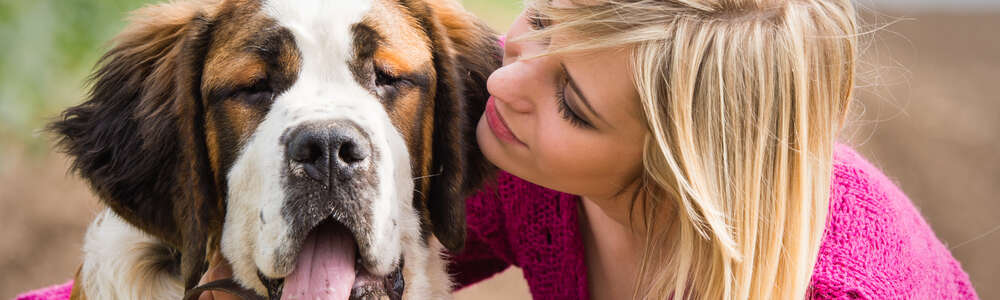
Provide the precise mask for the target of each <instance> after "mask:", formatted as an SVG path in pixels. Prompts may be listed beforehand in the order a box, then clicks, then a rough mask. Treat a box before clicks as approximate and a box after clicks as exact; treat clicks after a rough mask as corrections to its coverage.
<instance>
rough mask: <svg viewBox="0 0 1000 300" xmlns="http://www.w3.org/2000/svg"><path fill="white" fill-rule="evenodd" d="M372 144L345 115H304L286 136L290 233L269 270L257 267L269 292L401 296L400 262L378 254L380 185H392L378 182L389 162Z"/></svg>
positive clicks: (285, 207)
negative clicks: (316, 118) (328, 118)
mask: <svg viewBox="0 0 1000 300" xmlns="http://www.w3.org/2000/svg"><path fill="white" fill-rule="evenodd" d="M374 144H375V143H373V142H372V140H371V137H370V135H369V134H368V133H367V132H366V131H365V130H363V128H362V127H360V126H358V125H357V124H356V123H354V122H351V121H345V120H331V121H310V122H305V123H302V124H299V125H297V126H293V127H291V128H288V129H287V130H285V132H284V133H283V134H282V135H281V137H280V145H281V147H283V148H284V151H283V152H284V157H283V162H282V165H283V166H284V171H283V176H282V185H284V189H285V192H286V194H285V197H286V198H285V201H284V203H283V206H282V207H281V215H282V219H284V220H285V221H286V222H287V226H288V231H287V233H288V235H287V240H285V241H284V242H283V243H281V245H279V246H278V248H276V249H275V251H274V255H273V259H274V261H273V262H274V263H273V266H274V267H273V269H272V270H271V272H270V273H267V274H265V273H261V274H259V277H260V280H261V281H262V282H263V283H264V285H265V286H266V288H267V291H268V294H269V295H268V296H269V298H271V299H276V298H277V297H281V298H296V299H312V298H317V297H321V295H322V298H323V299H327V298H330V299H384V298H388V299H398V298H399V297H400V296H401V294H402V287H403V286H404V283H403V279H402V276H401V270H402V262H401V261H397V260H398V259H399V258H398V257H395V258H386V257H381V258H378V257H376V255H374V254H373V253H376V251H375V250H377V249H373V247H375V245H374V244H375V240H376V238H375V235H377V234H378V233H376V232H375V231H374V229H373V228H374V225H373V224H374V222H375V220H374V218H375V216H374V215H375V212H374V209H375V206H376V201H379V199H380V195H379V184H386V183H382V182H379V177H378V174H377V172H378V171H379V170H378V167H379V164H383V163H385V162H383V161H380V155H381V153H380V149H378V148H377V147H376V146H374ZM388 184H391V183H388ZM261 220H262V221H263V217H262V218H261ZM388 259H392V261H388ZM390 268H391V269H390ZM375 270H381V271H380V272H375ZM259 272H260V271H259ZM282 295H283V296H284V297H282ZM276 296H277V297H276Z"/></svg>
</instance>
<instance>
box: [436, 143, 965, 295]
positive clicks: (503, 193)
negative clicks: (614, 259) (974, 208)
mask: <svg viewBox="0 0 1000 300" xmlns="http://www.w3.org/2000/svg"><path fill="white" fill-rule="evenodd" d="M579 201H580V200H579V197H577V196H573V195H569V194H564V193H560V192H556V191H553V190H549V189H545V188H542V187H539V186H537V185H534V184H531V183H529V182H526V181H524V180H522V179H519V178H517V177H514V176H513V175H510V174H507V173H501V174H500V175H499V176H498V178H497V182H496V184H494V185H491V186H488V187H487V188H484V189H483V190H482V191H480V192H479V193H478V194H477V195H475V196H473V197H471V198H469V199H468V200H467V201H466V211H467V213H468V226H469V227H468V228H469V236H468V241H467V244H466V248H465V250H464V251H463V252H462V253H460V254H458V255H455V256H454V257H453V258H452V260H453V264H452V265H451V266H450V268H451V269H450V272H451V273H452V274H454V275H455V280H456V282H457V283H458V284H459V286H460V287H465V286H468V285H471V284H473V283H476V282H478V281H480V280H483V279H486V278H488V277H490V276H492V275H494V274H496V273H498V272H500V271H502V270H504V269H506V268H507V267H508V266H511V265H515V266H518V267H521V269H522V270H523V271H524V277H525V279H527V281H528V286H529V288H530V290H531V294H532V296H533V298H534V299H587V298H588V296H589V295H588V293H587V268H586V265H585V263H584V249H583V243H582V241H581V237H580V230H579V225H578V223H577V215H578V212H577V205H578V203H579ZM826 224H827V225H826V230H825V232H824V237H823V242H822V244H821V246H820V249H819V258H818V261H817V262H816V267H815V269H814V273H813V277H812V282H811V289H810V293H809V295H808V297H809V298H810V299H976V298H977V296H976V292H975V290H973V288H972V284H971V283H969V277H968V275H966V274H965V272H964V271H962V268H961V266H960V265H959V263H958V261H956V260H955V259H954V258H953V257H952V256H951V254H950V253H949V252H948V249H947V248H945V247H944V246H943V245H942V244H941V242H940V241H939V240H938V239H937V237H935V236H934V232H933V231H931V228H930V227H929V226H928V225H927V223H926V222H924V220H923V218H922V217H921V216H920V212H918V211H917V209H916V208H915V207H914V206H913V204H912V203H910V200H909V199H908V198H907V197H906V195H904V194H903V192H902V191H900V190H899V188H897V187H896V186H895V185H894V184H893V183H892V182H891V181H890V180H889V179H888V178H886V176H885V175H883V174H882V173H881V172H880V171H879V170H878V169H876V168H875V167H873V166H872V165H871V164H869V163H868V162H867V161H865V160H864V158H862V157H861V156H860V155H858V154H857V153H855V152H854V150H852V149H851V148H849V147H847V146H838V147H837V148H836V151H835V154H834V167H833V182H832V186H831V187H830V213H829V216H828V217H827V223H826Z"/></svg>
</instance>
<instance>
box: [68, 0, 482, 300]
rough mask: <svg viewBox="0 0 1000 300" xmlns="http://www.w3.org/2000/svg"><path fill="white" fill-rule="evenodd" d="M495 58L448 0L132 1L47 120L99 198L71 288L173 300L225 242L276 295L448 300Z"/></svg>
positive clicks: (242, 273)
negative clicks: (127, 20) (449, 260)
mask: <svg viewBox="0 0 1000 300" xmlns="http://www.w3.org/2000/svg"><path fill="white" fill-rule="evenodd" d="M499 64H500V50H499V46H498V44H497V42H496V37H495V35H494V34H493V33H492V32H491V31H490V30H489V29H487V27H485V26H484V25H482V24H480V23H479V22H478V21H476V19H475V18H474V17H472V16H471V15H469V14H468V13H466V12H464V11H463V10H462V8H461V7H460V6H459V5H458V4H457V3H452V2H449V0H350V1H348V0H218V1H212V0H208V1H178V2H172V3H168V4H161V5H156V6H150V7H146V8H144V9H141V10H139V11H137V12H136V13H135V15H134V18H133V20H132V24H131V25H130V27H128V28H127V29H126V30H125V31H124V32H123V33H122V34H120V35H119V36H118V37H117V38H116V40H115V44H114V46H113V48H112V49H111V50H110V51H109V52H108V53H107V54H106V55H105V56H104V58H103V59H102V61H101V63H100V64H99V68H98V69H97V71H96V73H95V74H94V82H93V87H92V91H91V93H90V95H89V98H88V99H87V101H86V102H84V103H83V104H80V105H79V106H76V107H72V108H69V109H68V110H66V111H65V112H64V114H63V116H62V118H61V119H60V120H58V121H56V122H54V123H53V124H52V125H51V126H50V128H51V130H52V131H53V132H55V133H56V134H57V135H58V136H59V142H60V146H61V147H62V149H63V150H64V151H65V152H66V153H68V154H69V155H70V156H71V157H72V158H73V159H74V164H73V168H74V169H75V170H76V171H77V172H79V173H80V174H81V175H82V177H84V178H85V179H86V180H87V181H88V182H89V183H90V185H91V187H92V188H93V189H94V191H95V192H96V193H97V194H98V196H99V197H100V198H101V200H102V202H103V203H105V204H106V205H107V207H108V209H107V210H105V211H104V212H102V213H101V214H100V215H99V216H98V217H97V219H96V220H95V221H94V222H93V223H92V224H91V226H90V228H89V229H88V232H87V235H86V237H85V242H84V243H85V244H84V262H83V265H82V266H81V268H80V270H79V272H78V274H77V280H76V284H75V286H74V288H73V297H74V298H76V299H85V298H89V299H178V298H181V297H182V295H184V293H185V291H188V290H191V289H192V288H193V287H195V286H196V285H197V284H198V282H199V278H201V276H202V274H204V272H205V270H206V269H207V267H208V258H209V257H212V256H214V255H216V254H219V253H221V255H222V257H224V258H225V259H226V260H227V261H228V262H230V264H231V266H232V269H233V271H234V281H235V282H237V283H239V284H240V285H242V286H243V287H244V288H245V289H247V290H249V291H252V292H253V293H256V294H258V295H262V296H268V297H271V298H277V297H279V295H280V296H283V297H282V298H295V297H298V298H299V299H315V298H319V297H320V296H319V295H323V294H332V295H334V296H333V298H340V299H343V298H347V297H351V298H367V297H370V296H378V297H384V296H387V295H396V294H398V293H399V292H403V295H404V296H405V297H409V298H413V299H427V298H434V299H440V298H447V297H448V295H449V292H450V291H449V289H450V287H449V281H448V277H447V274H446V273H445V272H446V271H445V263H444V260H443V259H442V258H441V256H440V251H442V250H443V247H446V248H448V249H451V250H459V249H460V248H461V247H462V245H463V243H464V238H465V227H464V218H465V212H464V204H463V197H464V196H465V195H466V194H467V193H468V192H470V191H472V190H473V189H474V188H475V187H476V186H477V185H478V184H479V181H480V180H481V177H482V176H483V174H487V173H488V168H489V167H488V166H487V164H486V163H485V161H484V160H483V158H482V156H481V154H479V151H478V149H477V148H476V142H475V138H474V126H473V122H474V121H475V120H478V118H479V115H480V113H481V112H482V111H483V107H484V105H485V101H484V99H486V86H485V83H486V78H487V76H488V75H489V73H490V72H491V71H492V70H493V69H495V68H496V67H498V66H499ZM404 286H405V289H404V288H403V287H404ZM324 298H326V296H324Z"/></svg>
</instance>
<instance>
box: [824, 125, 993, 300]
mask: <svg viewBox="0 0 1000 300" xmlns="http://www.w3.org/2000/svg"><path fill="white" fill-rule="evenodd" d="M829 209H830V210H829V216H828V217H827V224H826V230H825V232H824V236H823V241H822V244H821V246H820V249H819V258H818V260H817V262H816V267H815V272H814V275H813V296H814V298H822V299H826V298H837V297H843V296H847V297H852V296H856V297H857V298H867V299H883V298H907V299H974V298H975V297H976V296H975V291H974V290H973V289H972V286H971V284H970V282H969V278H968V275H967V274H966V273H965V272H964V271H962V268H961V266H960V265H959V263H958V261H956V260H955V259H954V258H953V257H952V256H951V253H950V252H949V251H948V249H947V248H945V246H944V245H943V244H942V243H941V241H940V240H938V238H937V237H936V236H935V235H934V232H933V231H932V230H931V228H930V226H929V225H928V224H927V223H926V222H925V221H924V219H923V217H922V216H921V215H920V212H919V211H918V210H917V208H916V207H914V205H913V203H912V202H910V199H909V198H907V197H906V195H905V194H904V193H903V191H902V190H900V189H899V188H898V187H897V186H896V184H894V183H893V182H892V180H890V179H889V178H888V177H887V176H886V175H885V174H883V172H882V171H880V170H879V169H878V168H877V167H875V166H874V165H872V164H871V163H870V162H868V161H867V160H866V159H865V158H864V157H863V156H861V155H860V154H858V153H857V152H856V151H854V150H853V149H851V148H850V147H848V146H844V145H838V146H837V149H836V150H835V152H834V165H833V177H832V180H831V187H830V206H829Z"/></svg>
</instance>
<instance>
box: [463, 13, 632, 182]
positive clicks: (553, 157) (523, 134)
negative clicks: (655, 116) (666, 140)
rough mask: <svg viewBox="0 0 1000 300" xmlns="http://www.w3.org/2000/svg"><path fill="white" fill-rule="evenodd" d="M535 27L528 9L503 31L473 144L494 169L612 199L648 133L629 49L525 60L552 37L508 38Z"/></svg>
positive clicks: (628, 179)
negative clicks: (503, 42) (500, 62)
mask: <svg viewBox="0 0 1000 300" xmlns="http://www.w3.org/2000/svg"><path fill="white" fill-rule="evenodd" d="M539 26H542V25H541V24H540V22H537V21H535V19H534V17H533V16H532V15H531V12H527V11H526V12H524V13H522V14H521V15H520V16H518V18H517V20H516V21H515V22H514V24H513V25H512V26H511V29H510V32H508V33H507V40H508V42H507V44H506V47H505V50H504V59H503V67H501V68H500V69H497V70H496V72H494V73H493V74H492V75H490V78H489V81H488V83H487V87H488V89H489V92H490V94H491V95H492V97H490V100H489V103H488V104H487V108H486V113H484V114H483V117H482V118H481V119H480V120H479V124H478V126H477V127H476V131H477V132H476V136H477V139H478V141H479V146H480V148H481V149H482V151H483V153H484V154H485V156H486V158H488V159H489V160H490V161H491V162H493V163H494V164H496V165H497V166H498V167H500V168H501V169H504V170H506V171H507V172H510V173H511V174H514V175H516V176H518V177H521V178H524V179H526V180H528V181H531V182H533V183H535V184H538V185H541V186H544V187H547V188H551V189H554V190H558V191H561V192H566V193H571V194H577V195H581V196H585V197H590V198H595V199H601V198H610V197H613V196H616V195H617V194H619V192H621V191H622V190H623V189H624V188H625V187H627V186H629V185H630V184H631V183H633V182H635V180H636V178H638V175H639V174H640V172H641V171H642V147H643V138H644V134H645V131H646V130H645V128H644V125H643V122H642V119H641V118H642V110H641V108H640V107H639V104H638V99H639V96H638V93H637V92H636V90H635V88H634V86H633V84H632V75H631V73H630V71H629V68H628V60H627V56H626V55H627V53H626V51H624V50H622V49H611V50H602V51H595V52H587V53H585V54H570V55H549V56H542V57H538V58H531V59H526V58H529V57H532V56H534V55H536V54H540V53H543V51H545V50H546V49H547V48H548V47H549V44H550V42H549V41H534V40H530V41H513V40H514V39H516V38H518V37H519V36H521V35H523V34H525V33H528V32H530V31H531V30H536V29H538V27H539ZM559 40H560V37H559V36H558V35H557V36H553V38H552V41H551V43H553V44H555V45H558V41H559Z"/></svg>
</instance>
